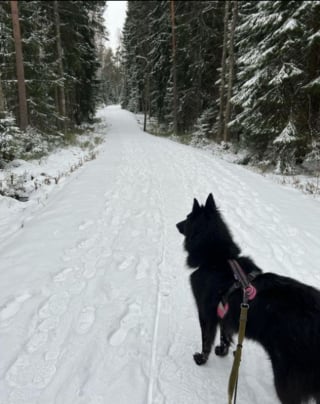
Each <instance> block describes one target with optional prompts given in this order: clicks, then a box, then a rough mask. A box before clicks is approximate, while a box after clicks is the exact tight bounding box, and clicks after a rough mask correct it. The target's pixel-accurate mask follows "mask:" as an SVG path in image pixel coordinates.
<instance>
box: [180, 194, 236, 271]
mask: <svg viewBox="0 0 320 404" xmlns="http://www.w3.org/2000/svg"><path fill="white" fill-rule="evenodd" d="M176 226H177V229H178V230H179V232H180V233H181V234H182V235H183V236H184V237H185V240H184V247H185V250H186V251H187V253H188V258H187V263H188V265H189V266H190V267H191V268H197V267H199V266H200V265H202V264H203V263H211V264H212V263H214V262H217V261H221V260H224V259H231V258H235V257H236V256H237V255H238V254H239V253H240V249H239V247H238V246H237V245H236V244H235V243H234V242H233V240H232V237H231V234H230V231H229V229H228V227H227V225H226V224H225V223H224V221H223V219H222V217H221V215H220V212H219V211H218V208H217V206H216V204H215V201H214V198H213V195H212V194H209V196H208V198H207V200H206V203H205V205H200V204H199V202H198V201H197V199H194V201H193V207H192V210H191V212H190V213H189V214H188V215H187V217H186V219H185V220H183V221H181V222H179V223H177V225H176Z"/></svg>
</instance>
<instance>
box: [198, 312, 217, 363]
mask: <svg viewBox="0 0 320 404" xmlns="http://www.w3.org/2000/svg"><path fill="white" fill-rule="evenodd" d="M199 321H200V327H201V338H202V352H201V353H200V352H196V353H195V354H194V355H193V359H194V361H195V362H196V364H197V365H203V364H204V363H206V362H207V360H208V358H209V355H210V352H211V348H212V344H213V342H214V339H215V336H216V332H217V324H218V320H217V319H216V318H214V316H209V317H204V316H201V315H199Z"/></svg>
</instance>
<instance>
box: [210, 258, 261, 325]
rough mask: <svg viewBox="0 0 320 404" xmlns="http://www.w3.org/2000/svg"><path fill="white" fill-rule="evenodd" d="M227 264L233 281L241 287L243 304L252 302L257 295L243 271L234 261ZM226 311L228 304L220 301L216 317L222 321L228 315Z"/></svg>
mask: <svg viewBox="0 0 320 404" xmlns="http://www.w3.org/2000/svg"><path fill="white" fill-rule="evenodd" d="M228 262H229V264H230V266H231V269H232V271H233V276H234V278H235V280H236V281H237V282H239V283H240V285H241V286H242V289H243V295H244V300H245V302H248V301H249V300H253V299H254V298H255V297H256V295H257V289H256V288H255V287H254V286H253V285H252V284H251V283H250V282H249V280H248V277H247V275H246V274H245V272H244V271H243V269H242V268H241V266H240V265H239V263H238V262H237V261H236V260H229V261H228ZM239 287H240V286H239ZM236 289H238V288H236ZM228 310H229V304H228V302H226V303H223V302H222V301H220V302H219V304H218V307H217V316H218V317H219V318H221V319H223V318H224V316H225V315H226V314H227V313H228Z"/></svg>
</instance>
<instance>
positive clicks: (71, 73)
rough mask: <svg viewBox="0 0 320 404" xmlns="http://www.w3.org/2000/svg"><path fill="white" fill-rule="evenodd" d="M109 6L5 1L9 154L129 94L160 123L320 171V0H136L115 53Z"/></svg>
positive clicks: (255, 160)
mask: <svg viewBox="0 0 320 404" xmlns="http://www.w3.org/2000/svg"><path fill="white" fill-rule="evenodd" d="M14 3H18V6H19V7H18V8H19V10H17V11H18V13H19V15H18V20H17V21H18V22H19V24H18V25H19V31H20V33H19V35H20V39H19V38H17V33H16V31H17V30H15V29H14V27H15V23H14V18H15V16H16V18H17V15H16V14H15V13H14V10H13V8H12V5H13V4H14ZM105 7H108V2H105V1H57V0H55V1H45V2H43V1H31V2H28V1H19V2H14V1H11V2H10V1H3V2H1V4H0V35H1V41H0V47H1V48H0V65H1V75H0V160H1V161H8V160H10V159H13V158H17V157H24V158H27V157H28V156H30V157H33V156H34V155H35V151H38V152H39V153H40V154H41V153H45V152H46V151H47V150H50V148H52V147H55V146H57V145H59V144H61V143H63V142H65V141H66V139H68V136H69V137H70V133H72V132H73V131H74V130H76V129H75V128H77V126H79V125H81V124H82V123H84V122H90V121H92V120H93V118H94V114H95V111H96V109H97V108H98V106H99V105H101V104H102V103H104V104H107V105H109V104H114V103H121V106H122V107H123V108H124V109H128V110H129V111H131V112H134V113H144V115H145V126H146V129H148V130H149V131H150V132H156V133H158V134H159V133H160V134H162V135H172V134H174V135H176V136H178V137H181V138H182V137H184V136H186V135H190V136H192V138H193V139H195V141H196V142H202V143H203V142H216V143H217V144H219V145H221V147H222V148H225V149H230V148H231V149H232V150H234V151H235V152H237V151H238V150H246V152H247V153H246V157H245V158H244V159H243V160H242V161H241V163H243V164H248V163H250V164H253V165H258V166H260V167H261V168H262V169H272V170H276V171H277V172H281V173H287V174H290V173H295V172H297V171H299V170H304V171H307V172H312V171H313V172H314V171H319V165H320V1H236V0H235V1H197V2H196V1H174V0H171V1H168V0H161V1H129V2H128V9H127V18H126V22H125V26H124V28H123V32H122V41H121V45H120V46H119V48H118V50H117V51H116V52H113V51H112V50H111V49H106V48H105V47H104V45H103V40H104V38H106V35H107V28H106V29H105V27H104V25H103V18H102V16H103V11H104V9H105ZM16 25H17V24H16ZM19 41H20V44H22V46H20V52H19V46H18V44H19ZM17 46H18V48H17ZM19 54H20V55H21V56H20V58H19V60H18V55H19ZM19 64H20V69H19V68H18V67H17V66H18V65H19ZM21 67H23V69H21ZM19 72H20V73H19ZM21 72H23V77H21ZM23 93H24V95H23ZM23 99H24V101H23Z"/></svg>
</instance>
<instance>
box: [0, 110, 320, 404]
mask: <svg viewBox="0 0 320 404" xmlns="http://www.w3.org/2000/svg"><path fill="white" fill-rule="evenodd" d="M99 117H100V119H101V123H100V129H99V130H100V131H101V128H104V129H103V134H104V136H105V141H104V143H103V144H102V145H101V146H100V150H99V153H98V154H97V156H96V158H95V159H93V160H91V161H88V162H86V163H85V164H83V165H81V167H80V168H79V169H77V170H75V171H74V172H73V173H72V174H71V175H69V176H68V177H64V178H63V179H61V180H60V181H58V183H57V184H55V181H53V183H51V184H44V185H43V186H42V187H41V188H39V189H37V190H34V192H33V193H32V195H31V197H30V200H29V201H28V202H19V201H17V200H14V199H12V198H7V197H3V196H0V220H1V222H0V223H1V229H2V230H1V235H0V236H1V244H0V245H1V247H0V249H1V251H0V268H1V270H0V292H1V293H0V347H1V362H0V404H109V403H110V404H111V403H112V404H129V403H130V404H195V403H197V404H207V403H217V404H223V403H225V402H226V401H227V393H226V392H227V384H228V376H229V372H230V369H231V364H232V355H229V356H228V357H227V358H224V359H221V358H217V357H215V356H214V355H213V356H212V357H211V358H210V360H209V362H208V364H206V365H205V366H203V367H198V366H196V365H195V364H194V363H193V359H192V354H193V353H194V352H195V351H197V350H199V349H200V329H199V325H198V319H197V313H196V309H195V306H194V302H193V299H192V296H191V291H190V286H189V281H188V276H189V274H190V272H189V271H188V270H187V269H186V268H185V265H184V262H185V254H184V252H183V248H182V238H181V237H180V235H179V234H178V232H177V230H176V228H175V223H177V222H178V221H180V220H182V219H183V218H184V217H185V215H186V214H187V213H188V212H189V210H190V208H191V205H192V201H193V197H197V198H199V200H200V201H204V200H205V198H206V197H207V195H208V194H209V193H210V192H213V194H214V196H215V199H216V201H217V204H218V206H219V207H220V208H221V211H222V214H223V216H224V217H225V219H226V221H227V223H228V224H229V225H230V228H231V230H232V232H233V234H234V237H235V240H236V242H237V243H238V244H239V245H240V246H241V247H242V249H243V253H245V254H248V255H250V256H251V257H252V258H254V260H255V261H256V263H257V264H258V265H259V266H260V267H261V268H263V269H264V270H265V271H272V272H277V273H280V274H284V275H288V276H293V277H295V278H297V279H300V280H303V281H305V282H307V283H309V284H312V285H314V286H316V287H320V272H319V269H320V255H319V251H320V249H319V247H320V228H319V223H318V219H317V218H319V217H320V203H319V201H318V200H317V199H316V198H314V197H313V196H311V195H306V194H303V193H302V192H300V191H298V190H296V189H294V188H289V187H285V186H282V185H280V184H276V183H275V182H274V181H271V180H270V179H268V178H265V177H263V176H261V175H259V174H257V173H254V172H252V171H251V170H248V169H246V168H244V167H241V166H239V165H235V164H232V163H230V162H227V161H225V160H223V159H220V158H217V157H215V156H213V155H212V153H211V152H209V151H204V150H200V149H195V148H192V147H190V146H185V145H181V144H178V143H175V142H172V141H170V140H168V139H163V138H159V137H154V136H150V135H149V134H146V133H143V132H142V131H141V129H140V128H139V126H138V124H137V120H136V118H135V116H134V115H132V114H130V113H129V112H127V111H123V110H121V109H120V108H119V107H116V106H114V107H108V108H106V109H104V110H101V111H100V113H99ZM62 160H63V161H65V160H66V157H63V158H61V161H62ZM54 164H56V163H54ZM54 164H53V165H54ZM61 164H62V163H61ZM237 402H238V403H239V404H251V403H252V404H275V403H277V402H278V401H277V398H276V396H275V392H274V388H273V382H272V371H271V366H270V363H269V360H268V358H267V357H266V354H265V353H264V351H263V350H262V348H261V347H260V346H258V345H256V344H254V343H251V342H249V341H246V342H245V345H244V349H243V360H242V362H241V369H240V379H239V389H238V401H237Z"/></svg>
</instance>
